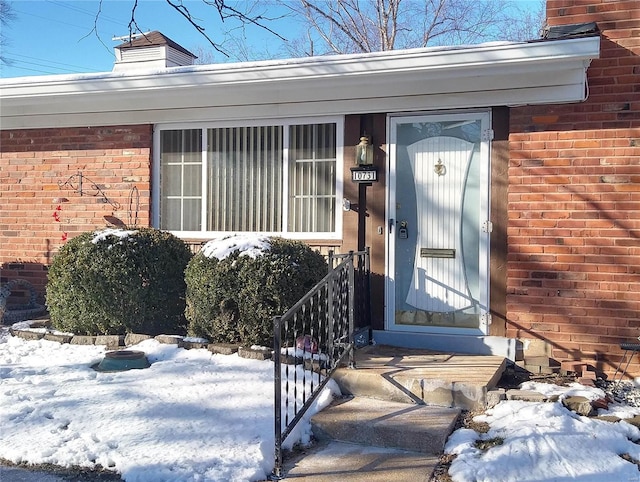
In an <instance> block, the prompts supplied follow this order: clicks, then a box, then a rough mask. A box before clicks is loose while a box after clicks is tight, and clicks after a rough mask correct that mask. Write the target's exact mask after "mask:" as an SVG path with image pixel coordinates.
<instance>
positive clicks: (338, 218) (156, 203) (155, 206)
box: [151, 116, 344, 240]
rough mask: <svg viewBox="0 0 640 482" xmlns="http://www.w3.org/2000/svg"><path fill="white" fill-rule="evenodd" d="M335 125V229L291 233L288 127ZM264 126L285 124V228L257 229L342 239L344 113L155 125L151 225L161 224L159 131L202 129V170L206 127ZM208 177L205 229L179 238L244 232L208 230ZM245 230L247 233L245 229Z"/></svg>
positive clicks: (291, 235)
mask: <svg viewBox="0 0 640 482" xmlns="http://www.w3.org/2000/svg"><path fill="white" fill-rule="evenodd" d="M330 123H333V124H335V125H336V180H335V182H336V192H335V222H334V230H333V231H331V232H324V231H323V232H306V233H300V232H290V231H287V221H288V215H289V128H290V126H292V125H301V124H330ZM264 126H282V127H283V163H284V165H283V178H282V186H283V191H284V192H283V195H282V203H283V205H282V229H281V230H280V231H274V232H262V231H259V232H256V233H257V234H263V235H266V236H282V237H285V238H290V239H300V240H324V239H326V240H332V239H342V209H341V207H340V206H341V205H342V197H343V191H344V179H343V170H344V158H343V157H344V156H343V152H344V117H343V116H327V117H324V116H323V117H295V118H286V119H278V118H274V119H260V120H253V121H252V120H244V121H233V122H224V121H213V122H206V123H204V122H198V123H175V124H173V123H172V124H156V125H155V126H154V130H153V147H154V149H153V167H152V195H151V202H152V204H151V220H152V225H153V226H154V227H156V228H159V227H160V195H161V193H160V185H161V183H160V168H161V165H160V132H161V131H164V130H183V129H202V130H203V137H202V170H203V173H206V172H208V161H207V148H208V145H207V136H206V130H207V129H215V128H233V127H264ZM207 181H208V180H207V176H206V175H203V176H202V193H203V194H202V218H201V219H202V221H201V225H202V229H201V230H200V231H171V232H172V233H173V234H175V235H176V236H178V237H180V238H190V239H203V240H204V239H211V238H215V237H218V236H221V235H226V234H241V233H237V232H234V231H207V230H206V229H205V228H206V222H205V220H206V219H207V217H206V214H207V205H208V201H209V200H208V190H207ZM244 233H246V232H244Z"/></svg>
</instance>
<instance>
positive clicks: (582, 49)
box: [0, 37, 600, 129]
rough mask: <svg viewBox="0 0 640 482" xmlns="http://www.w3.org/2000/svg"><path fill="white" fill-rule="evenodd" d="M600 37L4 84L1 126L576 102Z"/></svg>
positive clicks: (31, 79) (0, 88)
mask: <svg viewBox="0 0 640 482" xmlns="http://www.w3.org/2000/svg"><path fill="white" fill-rule="evenodd" d="M599 48H600V38H599V37H586V38H579V39H566V40H555V41H544V42H531V43H505V44H497V45H496V44H488V45H480V46H474V47H463V48H456V49H415V50H404V51H391V52H380V53H374V54H361V55H338V56H327V57H312V58H304V59H292V60H282V61H267V62H252V63H239V64H222V65H208V66H190V67H176V68H166V69H150V70H136V71H132V72H109V73H102V74H82V75H71V76H70V75H62V76H42V77H23V78H18V79H3V80H1V81H0V102H1V103H2V113H1V114H0V123H1V124H0V125H1V127H2V128H3V129H13V128H37V127H65V126H78V125H83V126H99V125H114V124H141V123H160V122H181V121H185V122H187V121H214V120H218V119H227V120H233V119H243V118H244V119H246V118H253V119H262V118H267V117H269V118H274V117H280V118H283V117H294V116H311V115H343V114H347V113H353V112H359V113H364V112H390V111H405V110H407V111H408V110H411V111H413V110H421V109H453V108H460V107H487V106H492V105H521V104H544V103H561V102H579V101H582V100H584V98H585V82H586V68H587V67H588V65H589V63H590V61H591V59H593V58H597V57H598V55H599Z"/></svg>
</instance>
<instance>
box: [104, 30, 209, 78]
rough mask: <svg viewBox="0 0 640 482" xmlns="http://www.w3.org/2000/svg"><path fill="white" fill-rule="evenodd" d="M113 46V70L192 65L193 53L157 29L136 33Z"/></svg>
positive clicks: (120, 38)
mask: <svg viewBox="0 0 640 482" xmlns="http://www.w3.org/2000/svg"><path fill="white" fill-rule="evenodd" d="M123 38H126V39H128V40H127V42H125V43H123V44H120V45H118V46H116V47H115V49H114V50H115V54H116V62H115V64H114V66H113V71H114V72H122V71H130V70H137V69H149V68H151V69H153V68H166V67H181V66H185V65H193V61H194V60H195V59H197V57H196V56H195V55H193V54H192V53H191V52H189V51H188V50H187V49H185V48H184V47H182V46H180V45H178V44H177V43H176V42H174V41H173V40H171V39H170V38H169V37H166V36H164V35H163V34H161V33H160V32H158V31H153V32H147V33H138V34H134V35H132V36H131V38H129V36H127V37H118V38H115V39H114V40H122V39H123Z"/></svg>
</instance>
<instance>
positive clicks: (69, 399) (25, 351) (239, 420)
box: [0, 330, 640, 482]
mask: <svg viewBox="0 0 640 482" xmlns="http://www.w3.org/2000/svg"><path fill="white" fill-rule="evenodd" d="M132 349H136V350H142V351H144V352H145V353H146V354H147V356H148V358H149V361H150V362H151V363H152V364H151V367H150V368H147V369H144V370H131V371H126V372H116V373H100V372H96V371H94V370H93V369H92V368H91V365H93V364H94V363H96V362H98V361H99V360H100V359H101V358H102V357H103V355H104V348H103V347H98V346H77V345H68V344H67V345H65V344H59V343H56V342H51V341H25V340H23V339H21V338H16V337H12V336H10V335H8V334H7V333H6V330H4V333H3V334H2V335H0V407H2V409H1V410H0V427H1V428H0V430H1V431H0V456H1V457H4V458H5V459H8V460H10V461H13V462H29V463H34V464H39V463H52V464H58V465H62V466H70V465H80V466H85V467H93V466H95V465H96V464H101V465H102V466H104V467H106V468H110V469H112V470H115V471H117V472H118V473H120V474H121V475H122V478H123V479H124V480H126V481H136V482H163V481H167V482H168V481H171V482H182V481H202V482H205V481H220V482H222V481H224V482H227V481H255V480H260V479H263V478H265V477H266V476H267V475H268V474H269V473H270V472H271V469H272V467H273V408H272V404H273V402H272V400H273V385H272V379H273V365H272V363H271V362H270V361H256V360H247V359H243V358H239V357H238V356H237V355H213V354H211V353H210V352H209V351H207V350H185V349H182V348H177V347H176V346H174V345H162V344H159V343H158V342H156V341H154V340H147V341H145V342H142V343H140V344H139V345H136V346H135V347H132ZM527 388H534V389H538V390H546V391H550V390H554V391H556V392H557V393H558V394H560V395H561V396H564V395H565V394H566V393H570V394H581V395H586V396H588V397H590V398H598V397H601V396H602V395H604V394H603V393H602V392H601V391H599V390H597V389H592V388H586V387H583V386H581V385H576V386H573V387H569V388H562V387H556V386H552V385H547V386H537V385H532V386H529V387H527ZM335 393H338V390H337V388H336V387H335V385H333V384H329V385H328V386H327V389H326V390H325V392H324V394H323V396H322V398H321V400H320V401H319V404H318V406H316V407H315V408H314V411H316V410H318V409H320V408H321V407H323V406H325V405H326V404H327V403H328V402H329V401H330V400H331V397H332V394H335ZM609 412H610V413H615V414H616V415H618V416H621V417H625V418H627V417H631V416H633V415H636V414H638V413H640V410H639V409H634V408H630V407H627V406H623V405H612V406H611V407H610V411H609ZM478 420H479V421H485V422H487V423H488V424H489V425H490V430H489V432H487V433H486V434H483V435H480V434H478V433H477V432H474V431H471V430H468V429H460V430H458V431H456V432H455V433H454V434H453V435H452V437H451V438H450V440H449V442H448V444H447V452H449V453H455V454H458V456H457V458H456V459H455V460H454V461H453V463H452V465H451V468H450V474H451V476H452V477H453V480H454V481H457V482H461V481H491V482H499V481H518V482H524V481H568V480H572V481H585V482H586V481H594V482H595V481H597V482H604V481H616V482H618V481H625V482H626V481H640V472H639V471H638V467H637V466H636V465H635V464H633V463H631V462H628V461H626V460H624V459H623V458H621V457H620V455H622V454H628V455H629V456H630V457H631V458H633V459H635V460H640V446H639V445H636V444H635V443H633V441H637V440H639V439H640V431H639V430H638V429H637V428H635V427H634V426H632V425H630V424H628V423H626V422H618V423H610V422H604V421H598V420H594V419H589V418H586V417H581V416H578V415H576V414H575V413H572V412H570V411H568V410H567V409H565V408H564V407H563V406H562V405H561V404H560V403H531V402H519V401H518V402H517V401H509V402H502V403H500V404H499V405H498V406H496V407H495V408H493V409H492V410H489V411H488V412H487V413H486V414H485V415H482V416H480V417H479V418H478ZM309 430H310V425H309V423H308V421H307V420H303V422H302V423H301V424H300V427H299V428H298V430H297V431H296V432H295V433H294V434H293V435H292V437H290V439H289V440H288V443H289V444H291V443H292V442H293V441H294V440H301V441H303V442H305V441H307V440H308V439H309V435H310V433H309ZM479 438H482V439H485V440H488V439H495V438H500V439H502V440H503V443H502V444H501V445H496V446H494V447H492V448H490V449H489V450H486V451H482V450H481V449H479V448H476V445H475V443H474V442H475V441H476V440H477V439H479Z"/></svg>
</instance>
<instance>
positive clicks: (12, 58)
mask: <svg viewBox="0 0 640 482" xmlns="http://www.w3.org/2000/svg"><path fill="white" fill-rule="evenodd" d="M10 55H11V56H10V57H7V60H8V61H10V62H18V63H23V64H31V65H39V66H42V67H49V68H52V69H59V70H66V71H68V72H83V71H84V72H86V71H93V72H99V70H97V69H92V68H89V67H83V66H81V65H74V64H66V63H64V62H56V61H55V60H49V59H40V58H37V57H30V56H28V55H19V54H10ZM22 59H31V60H37V61H39V62H44V63H39V62H29V61H28V60H22ZM53 64H56V65H53ZM58 65H60V66H62V67H58ZM12 66H13V65H12ZM65 67H72V69H68V68H65ZM77 69H80V70H77Z"/></svg>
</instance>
